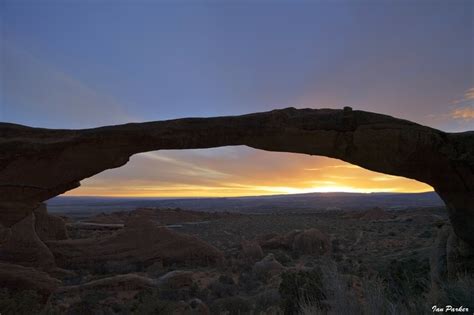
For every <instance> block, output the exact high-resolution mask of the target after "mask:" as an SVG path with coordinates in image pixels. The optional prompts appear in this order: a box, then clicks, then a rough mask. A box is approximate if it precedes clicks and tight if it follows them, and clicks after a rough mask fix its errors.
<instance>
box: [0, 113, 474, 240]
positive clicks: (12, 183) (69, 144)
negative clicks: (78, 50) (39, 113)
mask: <svg viewBox="0 0 474 315" xmlns="http://www.w3.org/2000/svg"><path fill="white" fill-rule="evenodd" d="M226 145H247V146H250V147H253V148H257V149H263V150H269V151H283V152H295V153H304V154H312V155H323V156H328V157H332V158H337V159H341V160H343V161H347V162H350V163H353V164H356V165H359V166H361V167H364V168H366V169H369V170H372V171H378V172H382V173H387V174H391V175H398V176H404V177H407V178H412V179H416V180H418V181H421V182H424V183H427V184H429V185H431V186H432V187H434V188H435V190H436V192H437V193H438V194H439V195H440V197H441V198H442V199H443V200H444V201H445V203H446V205H447V207H448V210H449V214H450V220H451V223H452V225H453V228H454V231H455V233H456V234H457V235H458V237H460V238H461V239H463V240H464V241H465V242H467V243H469V244H470V245H471V246H473V245H474V233H472V230H473V229H474V132H472V131H471V132H464V133H446V132H442V131H439V130H436V129H433V128H429V127H425V126H421V125H418V124H416V123H413V122H409V121H406V120H401V119H397V118H393V117H390V116H386V115H380V114H375V113H370V112H364V111H357V110H349V109H344V110H335V109H294V108H287V109H283V110H274V111H270V112H264V113H256V114H249V115H242V116H233V117H231V116H229V117H216V118H185V119H176V120H168V121H159V122H148V123H132V124H126V125H119V126H109V127H101V128H95V129H85V130H51V129H40V128H30V127H25V126H21V125H15V124H9V123H1V124H0V170H1V171H0V214H1V215H0V222H1V223H2V224H3V225H4V226H7V227H10V226H12V225H14V224H15V223H17V222H19V221H20V220H22V219H23V218H25V217H26V216H28V215H29V214H31V213H32V212H33V210H34V209H36V208H37V207H38V205H39V203H41V202H43V201H45V200H47V199H50V198H52V197H54V196H57V195H59V194H61V193H64V192H66V191H68V190H71V189H73V188H76V187H78V186H79V182H80V181H81V180H82V179H84V178H88V177H90V176H93V175H95V174H97V173H100V172H102V171H104V170H106V169H110V168H116V167H120V166H122V165H124V164H125V163H127V162H128V160H129V158H130V156H131V155H133V154H136V153H140V152H146V151H155V150H162V149H196V148H210V147H220V146H226Z"/></svg>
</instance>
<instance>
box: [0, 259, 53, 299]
mask: <svg viewBox="0 0 474 315" xmlns="http://www.w3.org/2000/svg"><path fill="white" fill-rule="evenodd" d="M60 285H61V281H59V280H58V279H55V278H53V277H51V276H50V275H48V274H47V273H46V272H43V271H40V270H37V269H35V268H32V267H24V266H20V265H14V264H9V263H1V262H0V288H8V289H10V290H33V291H36V292H38V293H39V294H40V295H41V296H42V297H43V298H44V299H45V300H46V299H47V298H48V297H49V296H50V294H51V293H53V292H54V291H56V289H57V288H58V287H59V286H60Z"/></svg>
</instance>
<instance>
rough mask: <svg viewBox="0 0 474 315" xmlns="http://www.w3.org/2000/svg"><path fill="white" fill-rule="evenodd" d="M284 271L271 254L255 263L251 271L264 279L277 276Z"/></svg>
mask: <svg viewBox="0 0 474 315" xmlns="http://www.w3.org/2000/svg"><path fill="white" fill-rule="evenodd" d="M284 269H285V267H283V265H282V264H280V263H279V262H278V260H276V259H275V256H274V255H273V254H271V253H270V254H268V255H267V256H265V257H264V258H263V259H262V260H260V261H258V262H256V263H255V265H254V266H253V269H252V271H253V272H254V273H255V275H256V276H258V277H261V278H265V277H272V276H274V275H277V274H279V273H280V272H282V271H283V270H284Z"/></svg>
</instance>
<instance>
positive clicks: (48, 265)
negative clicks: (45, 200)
mask: <svg viewBox="0 0 474 315" xmlns="http://www.w3.org/2000/svg"><path fill="white" fill-rule="evenodd" d="M317 196H318V194H316V195H313V196H311V197H312V198H314V199H315V202H314V204H315V205H317V204H318V202H317V200H318V198H317ZM344 197H345V198H349V199H350V200H354V198H356V197H357V198H359V199H358V200H359V203H356V202H353V203H352V207H349V206H348V208H349V210H344V209H333V208H330V209H322V210H321V209H319V210H318V209H317V207H316V208H313V210H308V209H304V210H301V209H300V210H297V211H295V210H292V208H291V207H290V208H287V209H286V210H281V211H276V212H274V213H272V212H271V211H262V209H261V207H262V204H265V201H267V200H268V197H254V198H251V199H250V200H251V203H256V201H257V200H260V203H257V204H259V205H260V207H259V208H258V209H259V211H260V212H259V213H257V212H255V211H253V210H252V209H249V208H248V207H245V206H243V207H242V211H240V212H239V211H238V210H236V209H235V208H231V209H233V210H232V211H213V212H204V211H193V210H185V209H180V208H157V207H146V208H137V209H135V210H122V211H117V212H114V211H107V212H106V213H104V212H100V209H101V204H100V203H98V204H96V206H95V207H93V208H91V207H90V204H89V206H88V207H84V208H80V207H79V206H78V204H80V203H79V202H78V201H77V200H75V199H73V200H72V201H71V202H72V204H74V205H76V207H77V209H78V211H76V212H73V215H72V216H68V215H67V213H68V212H70V211H71V209H70V208H69V207H65V208H66V209H67V211H66V212H65V213H61V212H57V211H58V210H57V209H56V210H55V213H54V215H52V214H49V213H47V210H46V205H42V206H40V207H39V208H38V209H36V210H35V211H34V212H33V213H32V214H31V215H29V216H28V217H26V218H25V219H23V220H22V221H20V222H18V223H16V224H15V225H14V226H12V227H11V228H9V229H6V228H3V229H2V231H1V235H2V239H1V240H2V242H1V249H2V251H1V252H2V256H1V260H2V263H1V266H2V268H1V270H0V280H1V283H2V286H3V287H4V288H3V289H2V292H1V296H0V309H2V313H4V314H32V313H34V314H36V313H37V314H415V313H416V314H428V313H432V309H431V306H430V305H443V304H447V303H453V302H452V301H454V302H455V303H457V304H459V305H463V306H464V307H469V305H472V302H473V301H472V297H473V296H474V295H473V291H472V290H473V288H474V286H473V284H474V283H473V282H472V278H470V277H468V276H466V275H463V276H462V277H460V278H456V281H453V282H450V284H449V286H448V285H446V284H445V283H442V282H439V281H441V279H438V278H436V274H435V271H436V269H437V268H438V269H442V268H445V266H443V259H445V257H443V256H442V253H443V251H442V250H439V251H437V250H436V248H437V246H439V244H440V241H439V240H438V239H439V235H441V234H443V231H445V230H447V229H448V228H449V227H450V223H449V219H448V217H447V214H446V209H445V208H444V207H442V206H437V207H433V206H432V205H431V203H433V202H438V200H437V199H435V198H427V197H426V196H425V195H423V194H413V195H411V196H410V195H408V196H404V199H402V201H401V203H399V204H398V205H397V206H396V207H392V209H383V208H380V207H373V208H370V209H366V210H361V209H360V207H361V204H362V203H361V202H363V203H370V202H371V200H372V202H375V203H377V202H379V203H381V201H382V200H384V199H385V198H387V196H383V198H381V197H380V196H377V195H374V196H370V195H366V196H358V195H356V197H355V196H353V195H348V196H344V194H337V195H336V196H334V197H333V198H335V200H344ZM392 197H393V198H392V199H397V198H398V199H400V198H401V197H400V196H397V195H394V196H392ZM433 197H434V196H433ZM299 198H304V199H305V200H306V199H307V198H308V195H302V196H287V197H285V196H280V197H278V198H276V199H277V200H280V201H281V200H285V201H286V202H282V203H283V204H285V205H286V206H289V205H292V204H294V205H297V204H298V203H299V202H300V201H299ZM326 198H327V197H326ZM357 198H356V200H357ZM270 199H272V200H273V199H275V197H274V198H270ZM320 199H321V198H320ZM409 200H413V201H412V202H415V201H417V202H418V203H419V206H418V207H413V206H410V204H411V202H409ZM60 202H61V203H62V204H67V198H63V199H62V200H60ZM89 202H90V201H89ZM116 202H117V204H120V199H118V200H117V201H116ZM148 202H150V201H148ZM162 202H163V201H162ZM165 202H170V201H165ZM173 202H179V200H174V201H173ZM183 202H188V201H187V200H183ZM235 202H242V201H241V200H240V201H239V198H236V200H235V201H234V200H233V198H226V199H225V200H215V201H214V203H218V204H220V205H221V206H222V205H225V204H226V203H227V204H230V205H233V204H234V203H235ZM272 202H274V201H272ZM399 202H400V201H399ZM83 203H85V204H88V203H87V202H86V201H83ZM96 203H97V201H96ZM110 203H111V200H110V199H109V200H107V201H106V202H104V203H103V205H104V206H105V209H108V207H107V205H108V204H110ZM208 203H209V201H208ZM327 203H328V201H324V200H323V201H321V204H322V205H326V204H327ZM382 203H383V202H382ZM53 204H55V202H53ZM211 204H212V203H211ZM403 204H408V205H409V206H408V207H403ZM354 208H355V209H354ZM85 209H86V210H85ZM91 211H92V212H95V213H97V214H94V215H91ZM81 212H82V215H79V213H81ZM437 255H439V256H437Z"/></svg>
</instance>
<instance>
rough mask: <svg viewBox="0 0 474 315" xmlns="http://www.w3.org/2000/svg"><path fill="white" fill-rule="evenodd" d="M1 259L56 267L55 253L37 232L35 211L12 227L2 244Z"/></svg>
mask: <svg viewBox="0 0 474 315" xmlns="http://www.w3.org/2000/svg"><path fill="white" fill-rule="evenodd" d="M0 261H4V262H11V263H15V264H19V265H22V266H27V267H37V268H40V269H44V270H48V269H52V268H54V267H55V260H54V256H53V254H52V253H51V251H50V250H49V248H48V247H47V246H46V245H45V244H44V243H43V241H42V240H41V239H40V238H39V237H38V235H37V234H36V230H35V214H34V213H31V214H30V215H28V216H27V217H25V218H24V219H23V220H21V221H20V222H18V223H16V224H15V225H13V226H12V227H11V229H10V232H9V233H8V236H7V237H6V238H5V239H4V241H3V243H2V244H1V245H0Z"/></svg>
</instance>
